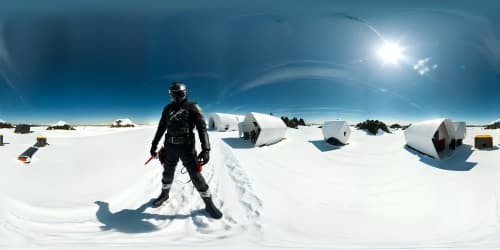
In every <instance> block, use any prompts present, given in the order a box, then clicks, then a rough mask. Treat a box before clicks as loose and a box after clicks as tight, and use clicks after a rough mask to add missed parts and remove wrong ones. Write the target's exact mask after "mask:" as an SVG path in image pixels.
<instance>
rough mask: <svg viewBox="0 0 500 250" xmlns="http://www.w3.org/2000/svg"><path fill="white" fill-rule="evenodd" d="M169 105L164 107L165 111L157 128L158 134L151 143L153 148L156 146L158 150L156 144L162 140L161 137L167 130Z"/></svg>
mask: <svg viewBox="0 0 500 250" xmlns="http://www.w3.org/2000/svg"><path fill="white" fill-rule="evenodd" d="M166 114H167V107H165V108H164V109H163V112H162V113H161V118H160V122H159V123H158V128H157V129H156V134H155V137H154V139H153V142H152V143H151V148H154V149H155V150H156V146H157V145H158V143H159V142H160V140H161V138H162V137H163V135H164V134H165V131H166V130H167V116H166Z"/></svg>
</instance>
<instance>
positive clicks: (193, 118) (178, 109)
mask: <svg viewBox="0 0 500 250" xmlns="http://www.w3.org/2000/svg"><path fill="white" fill-rule="evenodd" d="M194 127H196V129H197V130H198V136H199V138H200V143H201V148H202V149H203V150H210V142H209V140H208V133H207V124H206V123H205V118H204V117H203V113H202V111H201V108H200V106H198V104H197V103H196V102H188V101H184V102H182V103H174V102H172V103H170V104H168V105H167V106H165V108H163V112H162V114H161V119H160V123H159V124H158V129H157V130H156V134H155V137H154V139H153V142H152V144H153V146H156V145H158V143H159V142H160V139H161V137H162V136H163V134H164V133H165V131H167V134H166V136H176V137H177V136H179V137H184V136H185V137H192V138H194V133H193V129H194Z"/></svg>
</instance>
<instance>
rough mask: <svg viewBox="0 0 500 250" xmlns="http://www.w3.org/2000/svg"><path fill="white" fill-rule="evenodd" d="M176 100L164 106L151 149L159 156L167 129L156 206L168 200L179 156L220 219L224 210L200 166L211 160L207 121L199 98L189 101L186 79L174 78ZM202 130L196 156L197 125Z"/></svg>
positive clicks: (212, 213) (172, 93)
mask: <svg viewBox="0 0 500 250" xmlns="http://www.w3.org/2000/svg"><path fill="white" fill-rule="evenodd" d="M169 93H170V99H171V100H172V102H171V103H170V104H168V105H167V106H165V108H164V109H163V112H162V115H161V119H160V123H159V124H158V129H157V130H156V134H155V137H154V139H153V142H152V145H151V150H150V153H151V155H152V156H156V154H157V153H156V149H157V145H158V143H159V142H160V140H161V138H162V137H163V134H164V133H165V131H167V133H166V135H165V141H164V147H165V152H164V153H163V154H161V155H160V157H162V159H160V161H161V162H163V163H164V164H163V179H162V184H163V186H162V191H161V194H160V196H159V197H158V198H157V199H156V200H155V201H154V202H153V207H159V206H161V205H162V204H163V202H165V201H166V200H168V198H169V192H170V188H171V187H172V182H173V179H174V173H175V167H176V166H177V162H178V161H179V158H180V159H181V160H182V163H183V165H184V167H185V168H186V170H187V172H188V173H189V177H190V178H191V181H192V182H193V185H194V186H195V188H196V190H198V192H199V193H200V196H201V198H202V199H203V201H204V202H205V208H206V210H207V212H208V213H209V214H210V216H212V217H213V218H216V219H219V218H221V217H222V213H221V212H220V211H219V210H218V209H217V208H216V207H215V205H214V203H213V202H212V196H211V194H210V191H209V189H208V185H207V183H206V182H205V179H204V178H203V176H202V175H201V172H200V171H201V169H199V167H198V166H200V164H201V165H204V164H207V162H208V160H209V153H210V142H209V140H208V133H207V125H206V123H205V120H204V117H203V113H202V111H201V108H200V106H198V104H197V103H196V102H188V100H187V88H186V85H185V84H184V83H182V82H174V83H172V86H171V87H170V88H169ZM195 127H196V129H197V130H198V137H199V139H200V143H201V149H202V151H201V152H200V154H199V155H198V157H197V156H196V149H195V136H194V133H193V129H194V128H195Z"/></svg>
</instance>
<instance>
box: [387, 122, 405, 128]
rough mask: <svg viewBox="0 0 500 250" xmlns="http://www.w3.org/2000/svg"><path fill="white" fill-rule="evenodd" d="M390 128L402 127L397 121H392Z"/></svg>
mask: <svg viewBox="0 0 500 250" xmlns="http://www.w3.org/2000/svg"><path fill="white" fill-rule="evenodd" d="M390 128H392V129H401V128H403V126H401V125H400V124H399V123H394V124H392V125H391V126H390Z"/></svg>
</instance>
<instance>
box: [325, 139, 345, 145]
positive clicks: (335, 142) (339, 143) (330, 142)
mask: <svg viewBox="0 0 500 250" xmlns="http://www.w3.org/2000/svg"><path fill="white" fill-rule="evenodd" d="M326 142H327V143H328V144H331V145H334V146H344V145H345V144H344V143H342V142H340V141H339V140H338V139H337V138H334V137H330V138H328V140H326Z"/></svg>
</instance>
